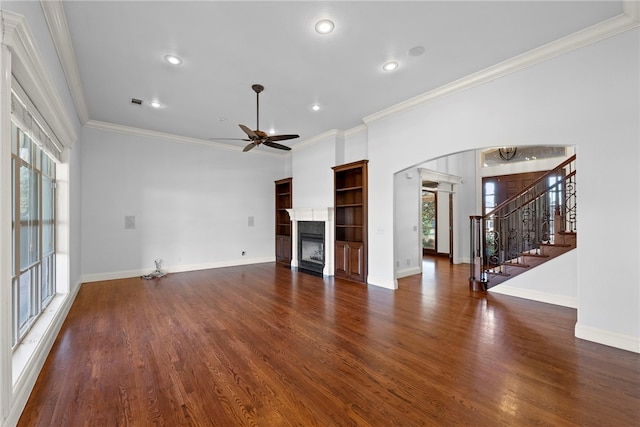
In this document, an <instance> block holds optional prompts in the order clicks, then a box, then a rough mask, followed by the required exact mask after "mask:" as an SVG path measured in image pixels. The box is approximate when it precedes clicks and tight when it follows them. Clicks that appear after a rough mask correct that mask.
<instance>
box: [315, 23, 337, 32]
mask: <svg viewBox="0 0 640 427" xmlns="http://www.w3.org/2000/svg"><path fill="white" fill-rule="evenodd" d="M334 28H335V25H334V24H333V21H331V20H330V19H323V20H321V21H318V22H316V31H317V32H318V33H320V34H329V33H330V32H331V31H333V29H334Z"/></svg>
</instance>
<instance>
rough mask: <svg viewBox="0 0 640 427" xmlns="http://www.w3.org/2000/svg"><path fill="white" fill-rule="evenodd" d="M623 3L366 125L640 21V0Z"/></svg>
mask: <svg viewBox="0 0 640 427" xmlns="http://www.w3.org/2000/svg"><path fill="white" fill-rule="evenodd" d="M622 3H623V13H621V14H620V15H618V16H615V17H613V18H611V19H608V20H606V21H602V22H600V23H598V24H595V25H593V26H591V27H588V28H585V29H583V30H581V31H578V32H576V33H573V34H571V35H569V36H566V37H563V38H561V39H558V40H555V41H553V42H550V43H547V44H546V45H543V46H541V47H538V48H535V49H532V50H530V51H528V52H526V53H523V54H522V55H518V56H515V57H513V58H511V59H508V60H506V61H503V62H500V63H498V64H496V65H493V66H491V67H488V68H485V69H484V70H481V71H478V72H476V73H473V74H470V75H468V76H466V77H463V78H461V79H459V80H456V81H454V82H451V83H449V84H446V85H444V86H441V87H439V88H437V89H434V90H431V91H429V92H426V93H424V94H422V95H418V96H415V97H413V98H410V99H408V100H406V101H403V102H400V103H398V104H396V105H393V106H391V107H389V108H385V109H384V110H381V111H378V112H377V113H374V114H370V115H368V116H366V117H364V118H363V119H362V120H363V121H364V122H365V123H366V124H367V125H368V124H370V123H372V122H375V121H377V120H381V119H384V118H387V117H390V116H393V115H395V114H398V113H401V112H404V111H407V110H410V109H412V108H414V107H417V106H419V105H423V104H427V103H430V102H433V101H436V100H438V99H441V98H444V97H446V96H449V95H453V94H455V93H459V92H463V91H465V90H468V89H471V88H473V87H476V86H479V85H481V84H484V83H487V82H490V81H492V80H496V79H499V78H501V77H504V76H506V75H509V74H511V73H515V72H516V71H520V70H522V69H525V68H528V67H531V66H534V65H537V64H539V63H541V62H544V61H547V60H549V59H552V58H555V57H557V56H560V55H563V54H565V53H568V52H571V51H574V50H576V49H579V48H581V47H584V46H588V45H590V44H593V43H596V42H598V41H601V40H604V39H607V38H609V37H613V36H615V35H617V34H620V33H622V32H624V31H628V30H630V29H633V28H635V27H637V26H638V25H639V23H640V2H639V1H638V0H625V1H623V2H622Z"/></svg>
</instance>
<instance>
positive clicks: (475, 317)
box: [19, 259, 640, 426]
mask: <svg viewBox="0 0 640 427" xmlns="http://www.w3.org/2000/svg"><path fill="white" fill-rule="evenodd" d="M424 268H425V272H424V274H423V275H422V276H412V277H410V278H406V279H402V280H401V281H400V288H399V289H398V290H397V291H395V292H394V291H390V290H386V289H380V288H376V287H367V286H363V285H359V284H355V283H351V282H348V281H342V280H339V279H336V280H334V279H323V278H319V277H315V276H310V275H306V274H302V273H297V272H293V271H291V270H289V269H287V268H284V267H282V266H279V265H276V264H272V263H267V264H258V265H251V266H243V267H232V268H221V269H216V270H207V271H199V272H190V273H180V274H170V275H168V276H166V277H164V278H161V279H154V280H143V279H138V278H134V279H126V280H113V281H106V282H97V283H89V284H84V285H83V286H82V288H81V289H80V291H79V293H78V296H77V299H76V301H75V303H74V304H73V306H72V308H71V311H70V313H69V316H68V318H67V319H66V321H65V324H64V326H63V328H62V330H61V332H60V334H59V336H58V338H57V340H56V342H55V344H54V347H53V349H52V351H51V353H50V355H49V357H48V359H47V362H46V364H45V366H44V369H43V370H42V372H41V374H40V376H39V378H38V380H37V383H36V386H35V388H34V390H33V393H32V395H31V397H30V399H29V401H28V403H27V406H26V408H25V410H24V412H23V414H22V418H21V419H20V423H19V425H20V426H147V425H157V426H422V425H427V426H431V425H443V426H447V425H463V426H494V425H514V426H527V425H548V426H572V425H575V426H637V425H640V355H638V354H635V353H631V352H626V351H623V350H618V349H614V348H609V347H606V346H602V345H598V344H594V343H590V342H587V341H582V340H579V339H577V338H575V337H574V336H573V328H574V325H575V323H576V311H575V310H573V309H567V308H563V307H558V306H553V305H548V304H542V303H536V302H531V301H526V300H522V299H518V298H514V297H509V296H505V295H492V294H481V293H470V291H469V290H468V283H467V277H468V272H469V270H468V268H469V267H468V265H459V266H451V265H449V263H448V260H446V259H433V260H430V261H425V263H424Z"/></svg>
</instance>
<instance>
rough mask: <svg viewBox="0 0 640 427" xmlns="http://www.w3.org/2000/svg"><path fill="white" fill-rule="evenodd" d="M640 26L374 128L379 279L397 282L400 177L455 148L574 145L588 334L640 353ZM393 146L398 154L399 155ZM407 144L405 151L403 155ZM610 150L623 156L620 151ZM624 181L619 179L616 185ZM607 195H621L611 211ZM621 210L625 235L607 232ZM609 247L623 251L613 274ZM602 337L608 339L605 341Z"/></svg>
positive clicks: (582, 331) (373, 222)
mask: <svg viewBox="0 0 640 427" xmlns="http://www.w3.org/2000/svg"><path fill="white" fill-rule="evenodd" d="M638 40H639V30H638V29H637V28H636V29H633V30H630V31H627V32H625V33H622V34H619V35H617V36H614V37H611V38H608V39H606V40H603V41H600V42H597V43H594V44H592V45H589V46H586V47H583V48H580V49H578V50H575V51H572V52H570V53H567V54H564V55H562V56H559V57H555V58H553V59H550V60H547V61H546V62H543V63H540V64H538V65H535V66H533V67H529V68H526V69H523V70H521V71H518V72H515V73H512V74H509V75H506V76H505V77H502V78H499V79H497V80H493V81H491V82H488V83H484V84H482V85H480V86H476V87H473V88H471V89H468V90H466V91H464V92H460V93H456V94H452V95H450V96H448V97H444V98H440V99H438V100H436V101H433V102H431V103H428V104H425V105H421V106H416V107H415V108H413V109H411V110H407V111H404V112H399V113H397V114H395V115H393V116H388V117H386V118H381V119H378V120H375V121H371V122H370V123H369V147H368V151H369V159H370V163H369V166H370V167H369V186H370V188H373V189H375V191H370V195H369V203H370V205H369V230H370V233H369V282H370V283H373V284H377V285H381V286H387V287H393V286H394V285H395V283H394V279H393V259H394V258H393V254H392V252H391V249H390V248H393V224H392V218H393V207H392V204H393V180H392V176H393V173H394V172H396V171H399V170H402V169H404V168H406V167H408V166H410V165H413V164H415V159H416V158H418V159H420V158H422V159H430V158H436V157H440V156H443V155H446V154H448V153H451V152H458V151H465V150H468V149H476V148H483V147H489V146H496V145H501V143H500V141H505V140H508V141H512V142H513V144H514V145H539V144H552V145H575V146H576V150H577V155H578V176H579V179H578V185H579V188H578V192H579V197H580V199H579V202H578V203H579V212H578V215H579V216H578V227H579V234H580V237H579V247H580V249H579V252H578V271H577V275H578V287H579V288H578V325H577V327H576V332H577V334H578V336H582V337H585V338H587V337H588V338H590V339H594V340H597V341H598V342H608V343H613V342H614V341H615V342H616V343H622V344H624V343H625V342H626V348H633V349H634V350H636V351H640V344H639V343H640V340H639V337H640V314H639V313H640V292H639V281H640V274H639V273H640V271H639V269H638V259H639V257H640V253H639V250H638V246H637V244H636V242H637V240H638V237H639V235H638V217H639V213H640V210H639V206H638V205H639V203H638V200H639V199H638V196H639V188H638V187H639V181H640V179H639V178H640V176H639V174H638V167H637V163H638V159H639V155H640V153H639V149H638V145H639V139H640V135H639V126H638V124H639V116H640V107H639V105H638V102H639V101H638V100H639V96H638V92H639V89H638V75H639V74H640V67H639V52H640V46H639V42H638ZM390 147H394V148H393V150H390ZM400 147H402V148H400ZM611 153H623V155H618V154H617V155H612V154H611ZM612 183H615V184H612ZM603 195H607V198H609V199H615V200H616V201H617V202H616V206H615V209H613V210H611V209H606V206H604V205H603ZM607 212H609V213H615V216H616V220H615V222H616V223H617V224H622V225H623V227H624V232H620V233H618V232H610V231H608V230H607V231H605V227H608V226H609V224H610V223H611V217H610V216H609V215H608V214H607ZM602 248H617V250H616V256H617V257H618V259H617V260H616V267H615V268H611V269H609V268H602V267H603V261H604V260H605V257H604V255H605V254H603V252H602ZM596 334H600V336H596Z"/></svg>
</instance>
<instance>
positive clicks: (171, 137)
mask: <svg viewBox="0 0 640 427" xmlns="http://www.w3.org/2000/svg"><path fill="white" fill-rule="evenodd" d="M85 126H86V127H87V128H91V129H97V130H103V131H107V132H115V133H121V134H125V135H131V136H142V137H146V138H154V139H164V140H168V141H172V142H178V143H182V144H199V145H208V146H209V147H213V148H218V149H221V150H227V151H234V152H236V153H241V152H242V147H236V146H234V145H228V144H222V143H219V142H215V141H211V140H206V139H198V138H190V137H188V136H181V135H175V134H171V133H165V132H158V131H155V130H149V129H141V128H136V127H131V126H124V125H117V124H114V123H108V122H101V121H98V120H89V121H88V122H87V123H86V124H85ZM252 153H258V154H261V155H264V156H277V157H281V156H282V155H283V154H286V153H281V152H280V151H260V150H258V151H252Z"/></svg>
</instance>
